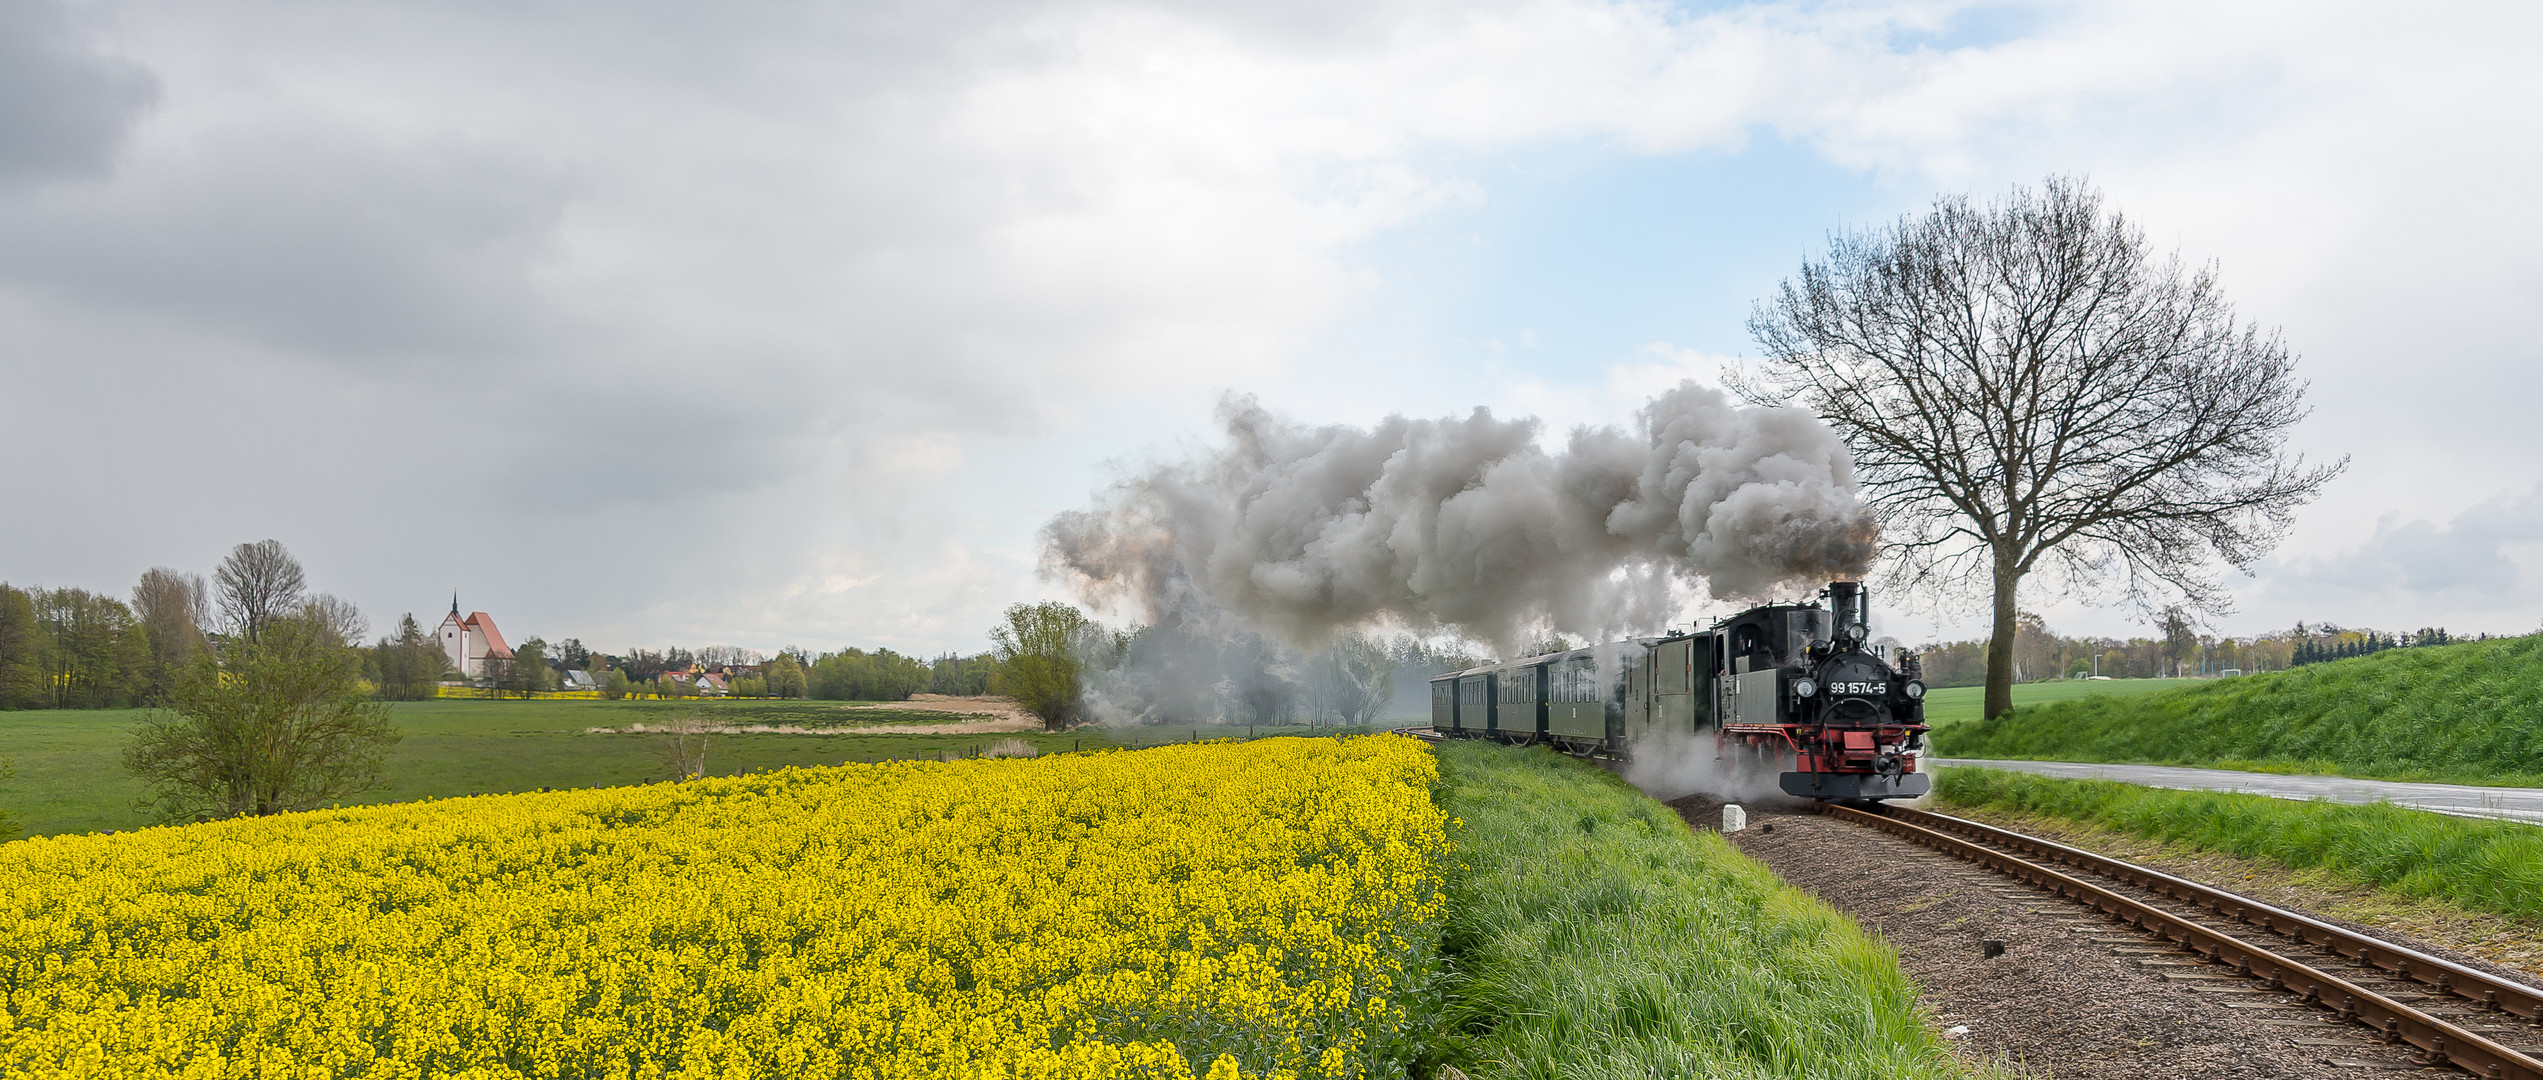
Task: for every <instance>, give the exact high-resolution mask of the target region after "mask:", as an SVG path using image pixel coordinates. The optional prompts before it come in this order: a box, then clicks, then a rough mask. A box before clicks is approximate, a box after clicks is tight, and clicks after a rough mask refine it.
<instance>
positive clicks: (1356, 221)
mask: <svg viewBox="0 0 2543 1080" xmlns="http://www.w3.org/2000/svg"><path fill="white" fill-rule="evenodd" d="M2538 40H2543V7H2538V6H2536V5H2533V4H2530V3H2500V4H2458V5H2443V4H2438V5H2408V6H2402V7H2396V6H2393V5H2389V4H2378V5H2367V4H2355V5H2338V4H2325V3H2318V2H2304V3H2285V4H2276V5H2272V4H2237V5H2219V4H2214V3H2170V4H2167V3H2158V2H2145V0H2136V2H2129V3H2109V4H2103V5H2095V4H2043V5H1959V4H1951V3H1940V2H1934V3H1924V2H1904V3H1892V4H1884V3H1854V4H1796V5H1770V6H1745V5H1721V6H1709V5H1695V6H1683V7H1673V6H1666V5H1652V4H1609V3H1593V2H1546V3H1525V2H1518V3H1456V4H1436V5H1433V4H1421V3H1410V4H1405V3H1382V2H1381V3H1371V2H1366V0H1356V2H1350V3H1333V2H1326V0H1311V2H1302V3H1291V4H1261V3H1247V4H1226V5H1223V6H1216V7H1213V6H1206V5H1199V4H1193V5H1177V4H1139V3H1073V2H1069V0H1031V2H1017V3H1000V2H994V0H993V2H975V3H946V2H941V0H940V2H930V3H914V2H913V3H895V2H888V0H887V2H870V3H858V4H811V5H807V4H791V3H790V4H762V3H725V4H685V5H683V4H666V3H623V2H621V3H518V2H507V3H489V2H467V0H459V2H454V0H440V2H436V3H395V2H382V3H316V2H308V3H260V2H253V0H244V2H226V0H189V2H185V3H151V2H100V3H69V4H59V3H53V2H51V0H13V2H11V3H7V4H0V386H5V387H6V388H7V405H6V407H5V409H0V461H5V462H6V465H7V467H6V468H0V499H5V505H6V507H7V509H6V510H5V512H4V513H5V515H6V517H5V527H0V579H5V580H8V581H10V582H13V583H16V584H20V585H26V584H45V585H79V586H84V587H88V588H93V589H101V590H107V591H112V592H117V593H120V592H122V591H124V590H126V589H128V588H129V587H130V585H131V583H132V581H133V580H134V579H135V578H136V577H137V576H138V575H139V574H140V573H141V571H142V570H143V569H145V568H147V567H150V566H152V565H170V566H175V567H178V568H181V569H189V570H195V571H209V570H210V568H211V567H212V565H213V564H214V563H215V562H217V561H218V559H219V558H220V557H221V555H222V554H223V552H225V551H226V550H227V549H228V548H229V546H230V545H232V544H235V543H238V542H240V541H243V540H257V539H264V538H267V537H272V538H274V539H278V540H280V541H282V542H283V543H284V544H285V545H287V546H288V547H289V548H290V549H291V550H292V551H293V552H294V553H296V554H297V555H299V556H300V558H301V559H302V561H303V562H304V563H306V564H307V566H308V568H309V571H310V576H311V578H312V580H313V583H314V584H315V585H317V586H318V587H320V588H323V589H326V590H329V591H333V592H337V593H339V594H341V595H343V596H345V597H347V598H349V599H352V600H354V601H355V602H357V603H358V604H360V605H361V606H362V608H363V609H364V610H365V611H366V612H368V613H369V614H370V615H371V616H372V618H373V621H374V623H375V625H380V624H386V623H388V622H390V621H392V620H394V619H395V617H396V615H397V614H398V613H400V612H404V611H410V610H411V611H414V612H416V613H418V614H419V615H422V616H426V618H427V621H428V622H429V621H430V617H431V616H433V615H436V614H437V613H438V612H439V611H441V610H442V609H443V608H445V607H446V606H447V605H448V603H449V594H450V592H451V590H452V589H453V588H456V589H457V590H458V591H459V593H460V601H461V603H462V604H463V605H464V606H465V607H467V608H470V609H482V610H485V611H488V612H491V613H493V614H494V615H495V616H496V617H497V619H498V620H499V621H500V622H501V624H502V625H503V626H504V628H505V629H506V630H507V632H508V633H509V635H510V636H511V637H512V638H513V639H514V640H516V641H517V640H520V639H522V638H525V637H528V636H530V635H533V634H540V635H545V636H547V637H549V638H551V639H555V638H562V637H568V636H576V637H580V638H582V639H583V640H584V641H585V642H587V643H590V644H592V645H593V646H595V647H599V648H604V649H610V650H615V649H619V648H623V647H626V646H630V645H641V646H652V647H659V646H662V645H668V644H686V645H691V646H696V645H703V644H709V643H728V644H736V645H742V646H747V647H755V648H762V649H771V648H774V647H776V646H779V645H782V644H789V643H792V644H801V645H806V646H811V647H815V648H827V647H834V646H838V645H844V644H867V645H874V644H880V645H888V646H891V647H893V648H896V649H901V650H905V651H912V652H917V653H922V654H924V653H932V652H934V651H937V650H941V649H963V650H970V649H976V648H979V647H981V645H982V644H983V639H984V632H985V630H986V628H987V627H988V626H989V624H990V623H991V622H992V620H994V618H995V617H996V614H997V612H998V611H999V610H1000V609H1001V608H1003V607H1004V606H1005V605H1006V604H1008V603H1010V602H1013V601H1015V600H1018V599H1030V598H1037V597H1041V596H1045V595H1050V596H1056V595H1060V594H1059V592H1058V589H1057V586H1055V585H1053V584H1052V583H1049V582H1046V581H1043V580H1042V579H1041V578H1039V577H1038V576H1037V573H1036V568H1037V550H1036V546H1035V531H1036V529H1037V528H1038V527H1039V526H1040V525H1041V523H1042V522H1044V521H1045V520H1047V519H1048V518H1049V517H1050V516H1051V515H1052V514H1053V513H1054V512H1056V511H1059V510H1062V509H1066V508H1070V507H1074V506H1080V505H1083V504H1085V503H1086V501H1087V499H1088V497H1089V495H1090V493H1091V492H1093V491H1094V490H1095V489H1096V488H1098V487H1100V486H1101V485H1103V484H1104V483H1105V482H1107V481H1108V480H1109V479H1111V478H1112V477H1113V476H1114V475H1116V472H1117V470H1118V469H1119V468H1120V467H1122V466H1123V465H1124V464H1125V463H1133V462H1137V461H1141V460H1145V459H1147V458H1150V457H1153V456H1156V455H1159V454H1167V453H1173V452H1175V451H1176V450H1177V448H1178V447H1183V446H1188V445H1191V444H1192V443H1193V442H1194V441H1195V440H1200V439H1205V438H1207V437H1208V435H1209V432H1210V421H1211V415H1210V411H1211V406H1212V404H1213V403H1214V402H1215V401H1216V400H1217V399H1218V398H1219V397H1220V396H1221V395H1222V394H1224V393H1227V392H1229V391H1239V392H1246V393H1253V394H1257V395H1259V396H1260V397H1261V398H1262V400H1263V401H1264V402H1265V403H1266V404H1267V405H1270V406H1272V407H1273V408H1275V409H1278V410H1280V411H1282V412H1285V413H1288V414H1290V415H1293V416H1295V417H1297V418H1299V419H1302V420H1308V421H1314V422H1350V423H1367V422H1371V421H1374V420H1376V419H1378V418H1380V417H1382V416H1384V415H1386V414H1388V413H1395V412H1401V413H1407V414H1413V415H1424V416H1442V415H1448V414H1452V413H1462V412H1464V411H1465V410H1467V409H1469V408H1471V407H1473V406H1476V405H1486V406H1490V407H1492V408H1493V409H1494V410H1495V411H1496V412H1499V413H1501V414H1503V415H1522V414H1534V415H1538V416H1541V417H1543V418H1545V420H1546V421H1547V425H1548V426H1547V431H1548V433H1549V437H1551V438H1559V437H1560V435H1561V433H1562V432H1563V431H1565V430H1567V429H1568V428H1569V427H1570V426H1571V425H1573V424H1577V423H1611V422H1623V421H1626V420H1628V419H1629V417H1630V413H1631V410H1632V409H1633V408H1634V407H1635V406H1636V405H1638V404H1640V402H1641V401H1642V400H1643V399H1644V398H1645V397H1646V396H1648V395H1649V394H1650V393H1651V392H1653V391H1655V390H1657V389H1660V388H1662V387H1665V386H1667V385H1670V384H1672V383H1674V382H1675V380H1677V379H1678V378H1681V377H1688V376H1691V377H1694V378H1696V379H1698V380H1700V381H1703V382H1706V383H1718V382H1719V378H1720V371H1721V368H1722V365H1723V364H1724V363H1725V362H1729V361H1733V360H1735V359H1736V358H1738V357H1741V356H1743V355H1754V352H1755V346H1754V345H1753V344H1752V343H1751V342H1750V340H1749V338H1748V335H1747V333H1746V330H1745V328H1744V323H1745V320H1746V317H1747V314H1748V311H1749V307H1750V305H1751V304H1752V303H1753V302H1754V301H1755V300H1756V299H1757V298H1758V297H1760V296H1762V295H1764V294H1765V293H1766V291H1767V290H1768V289H1770V288H1771V287H1772V286H1773V285H1774V284H1775V283H1776V282H1777V281H1779V280H1780V279H1781V278H1783V277H1785V276H1787V275H1789V274H1791V273H1792V272H1793V271H1794V270H1795V269H1796V268H1797V267H1798V266H1799V265H1800V263H1801V261H1802V260H1803V259H1805V258H1808V257H1811V256H1813V255H1815V254H1816V253H1818V252H1819V251H1821V250H1822V249H1823V247H1824V244H1825V240H1826V237H1827V235H1828V233H1829V232H1830V231H1831V230H1837V229H1843V228H1852V227H1863V226H1869V225H1876V224H1879V223H1882V222H1885V221H1889V220H1892V219H1894V218H1896V217H1897V216H1898V215H1900V214H1902V213H1908V212H1913V211H1916V210H1918V209H1920V208H1922V207H1924V206H1926V205H1928V204H1929V203H1930V201H1931V200H1932V198H1933V197H1934V195H1935V194H1936V193H1937V192H1946V191H1968V192H1974V193H1978V194H1981V195H1984V194H1987V193H1991V192H1996V191H2001V190H2003V189H2004V188H2005V187H2006V186H2007V185H2010V184H2014V183H2018V182H2027V183H2036V182H2037V181H2038V180H2039V179H2040V178H2041V177H2043V176H2045V175H2047V174H2050V173H2071V174H2084V175H2089V176H2090V177H2091V178H2092V179H2093V180H2094V181H2095V182H2097V183H2098V184H2100V185H2101V186H2102V187H2103V188H2104V189H2105V191H2106V192H2107V194H2108V196H2109V199H2110V201H2111V203H2112V204H2113V205H2115V206H2116V207H2118V208H2120V209H2122V210H2124V211H2125V212H2127V213H2129V214H2131V215H2133V216H2135V217H2136V218H2138V219H2139V220H2140V221H2142V222H2143V223H2144V224H2145V226H2146V228H2147V229H2148V231H2149V233H2150V235H2152V236H2153V237H2155V238H2156V239H2157V240H2158V241H2159V242H2160V243H2161V244H2162V245H2164V246H2167V247H2177V248H2178V249H2179V250H2180V251H2181V253H2182V254H2183V255H2184V256H2185V257H2187V258H2188V259H2190V260H2192V261H2194V262H2196V261H2206V260H2214V261H2216V262H2217V263H2218V264H2219V266H2220V268H2221V271H2222V274H2223V281H2224V284H2225V287H2226V290H2227V292H2228V295H2229V296H2231V297H2232V298H2233V299H2234V300H2235V302H2236V303H2237V304H2238V306H2239V307H2240V309H2241V311H2242V313H2243V314H2244V315H2245V316H2246V317H2248V318H2251V319H2255V320H2258V321H2259V322H2260V323H2262V324H2263V325H2265V326H2277V327H2281V328H2283V330H2284V332H2285V335H2286V339H2287V340H2288V341H2289V343H2290V344H2292V345H2293V347H2294V348H2295V349H2296V350H2297V352H2298V353H2299V354H2300V355H2301V357H2302V362H2301V365H2300V370H2301V371H2302V372H2303V374H2304V375H2305V377H2307V378H2308V379H2310V380H2311V382H2312V384H2313V392H2312V395H2311V398H2310V400H2311V402H2312V404H2313V406H2314V413H2313V415H2312V417H2311V419H2309V420H2308V421H2307V422H2306V423H2305V424H2304V425H2303V426H2302V428H2301V429H2300V430H2299V431H2298V433H2297V437H2296V440H2295V446H2296V448H2297V449H2300V450H2302V451H2304V452H2305V453H2307V454H2309V455H2313V456H2316V457H2326V458H2327V457H2337V456H2339V455H2341V454H2348V455H2352V456H2353V457H2354V461H2355V464H2354V466H2353V467H2352V469H2351V470H2350V472H2349V473H2348V474H2347V475H2346V476H2345V477H2343V478H2341V479H2340V480H2339V481H2337V482H2336V483H2335V484H2334V485H2333V486H2332V487H2331V488H2330V489H2329V490H2328V491H2327V492H2326V493H2325V496H2324V498H2323V499H2322V500H2321V501H2320V502H2319V503H2317V504H2316V505H2315V506H2313V507H2311V508H2310V509H2308V510H2307V511H2306V512H2305V513H2304V514H2303V516H2302V517H2301V519H2300V523H2299V525H2298V527H2297V529H2296V531H2295V533H2294V534H2293V535H2292V536H2290V537H2289V538H2288V540H2287V542H2286V543H2285V544H2284V545H2283V547H2282V548H2281V549H2280V551H2279V553H2278V554H2277V555H2276V556H2274V557H2273V558H2271V559H2270V560H2268V561H2266V562H2264V563H2263V564H2262V565H2261V566H2259V567H2258V570H2259V574H2258V576H2257V577H2256V578H2249V579H2246V578H2240V577H2237V578H2235V579H2234V589H2233V591H2234V593H2235V595H2236V597H2237V600H2238V604H2239V607H2240V611H2239V612H2238V613H2237V614H2235V615H2233V616H2230V617H2228V618H2227V619H2225V620H2224V621H2223V623H2222V625H2221V628H2222V629H2225V630H2228V631H2232V632H2237V633H2251V632H2256V631H2259V630H2263V629H2270V628H2276V627H2282V626H2285V625H2287V624H2289V623H2292V622H2294V621H2296V620H2298V619H2305V620H2321V619H2330V620H2335V621H2340V622H2344V623H2348V624H2352V625H2356V624H2367V625H2374V626H2378V627H2385V628H2398V629H2409V628H2416V627H2418V626H2421V625H2427V624H2436V623H2443V624H2445V625H2447V626H2449V627H2452V628H2454V629H2455V630H2457V631H2458V632H2466V631H2479V630H2489V631H2494V632H2524V631H2530V630H2532V629H2534V628H2535V626H2536V625H2537V621H2538V618H2539V617H2543V487H2538V478H2539V477H2543V472H2538V470H2537V469H2536V467H2535V464H2534V463H2535V461H2536V460H2537V455H2536V451H2535V449H2534V446H2535V443H2536V440H2537V438H2538V436H2539V435H2543V430H2538V429H2539V428H2543V425H2538V424H2537V423H2536V422H2535V421H2534V420H2533V419H2532V415H2531V414H2533V413H2534V411H2535V409H2536V406H2537V405H2538V403H2543V393H2538V391H2543V365H2538V360H2543V356H2539V355H2538V352H2539V351H2543V350H2538V345H2537V340H2538V338H2537V315H2538V310H2537V307H2538V304H2537V297H2538V296H2543V223H2538V218H2537V215H2536V213H2535V210H2534V195H2533V186H2534V178H2535V177H2536V176H2537V175H2543V137H2538V136H2543V132H2538V130H2537V125H2538V121H2537V118H2538V117H2543V65H2537V64H2535V63H2533V58H2532V55H2531V53H2532V45H2533V43H2534V42H2536V41H2538ZM2026 606H2031V607H2035V608H2039V609H2041V610H2044V611H2047V612H2048V613H2049V614H2050V617H2051V621H2052V623H2053V624H2054V625H2056V626H2057V627H2058V628H2059V629H2061V630H2066V631H2070V632H2086V631H2090V632H2103V633H2122V634H2124V633H2130V632H2142V628H2141V627H2140V626H2139V625H2138V624H2136V623H2134V622H2132V621H2131V616H2130V614H2129V613H2128V612H2127V611H2125V610H2124V609H2118V608H2096V607H2092V606H2089V605H2086V604H2081V603H2076V602H2072V601H2058V600H2056V599H2055V598H2049V597H2043V598H2038V599H2037V600H2035V601H2032V602H2030V603H2028V604H2026ZM1889 629H1890V630H1892V631H1893V632H1896V633H1899V634H1900V636H1902V637H1907V638H1911V639H1921V638H1923V637H1925V636H1928V635H1929V634H1932V633H1974V631H1975V629H1976V620H1975V618H1974V617H1971V616H1954V615H1949V614H1945V615H1941V616H1928V617H1920V618H1914V619H1910V618H1904V617H1902V618H1900V619H1899V621H1898V622H1896V623H1893V624H1892V625H1891V626H1890V627H1889Z"/></svg>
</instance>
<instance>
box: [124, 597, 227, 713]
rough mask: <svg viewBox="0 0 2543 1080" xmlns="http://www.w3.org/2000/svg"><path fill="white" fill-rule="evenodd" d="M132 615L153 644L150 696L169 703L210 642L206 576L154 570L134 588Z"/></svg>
mask: <svg viewBox="0 0 2543 1080" xmlns="http://www.w3.org/2000/svg"><path fill="white" fill-rule="evenodd" d="M132 610H133V613H134V615H135V616H137V617H138V618H139V621H140V622H141V626H142V629H143V630H144V631H145V632H146V633H147V634H148V637H149V640H150V671H149V674H148V677H147V679H146V682H147V684H148V685H147V686H146V687H145V688H144V695H145V696H146V697H147V698H148V699H149V700H151V701H164V700H166V699H167V696H168V695H169V694H170V693H171V692H173V691H174V690H175V688H176V680H177V676H178V674H179V673H181V672H183V671H184V670H185V667H186V665H187V664H188V663H189V662H191V661H192V660H193V659H194V654H195V653H197V652H200V651H201V650H202V648H203V645H204V643H205V642H206V640H208V638H209V637H210V632H211V624H212V618H213V616H212V595H211V590H209V589H208V588H206V587H205V586H204V584H203V575H201V574H188V573H184V572H181V571H177V570H171V569H168V568H167V567H164V566H154V567H151V568H150V569H149V570H146V571H143V572H142V575H141V581H140V583H138V584H136V585H134V586H133V587H132Z"/></svg>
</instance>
